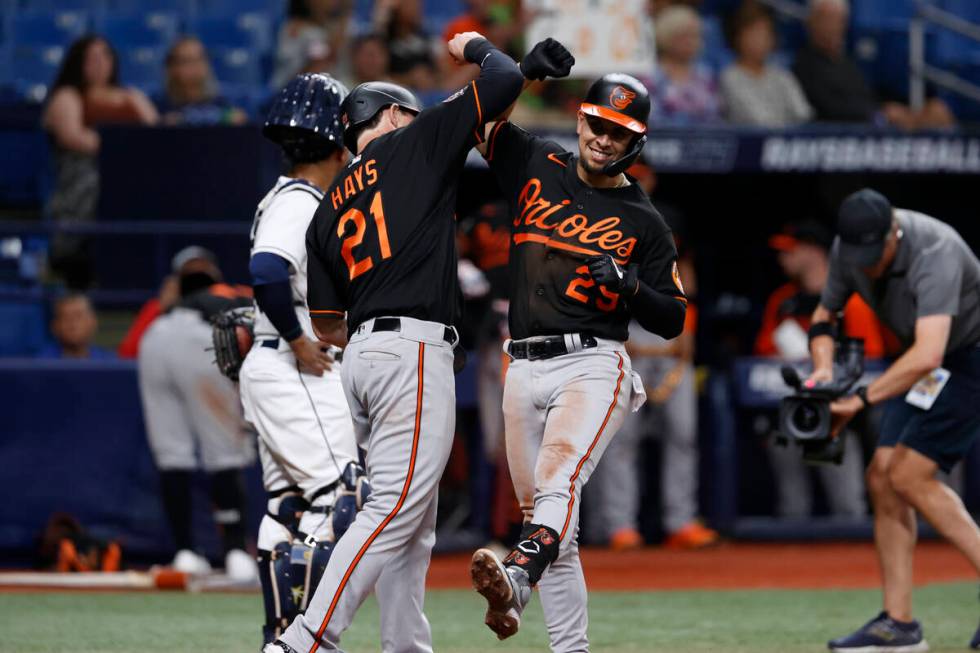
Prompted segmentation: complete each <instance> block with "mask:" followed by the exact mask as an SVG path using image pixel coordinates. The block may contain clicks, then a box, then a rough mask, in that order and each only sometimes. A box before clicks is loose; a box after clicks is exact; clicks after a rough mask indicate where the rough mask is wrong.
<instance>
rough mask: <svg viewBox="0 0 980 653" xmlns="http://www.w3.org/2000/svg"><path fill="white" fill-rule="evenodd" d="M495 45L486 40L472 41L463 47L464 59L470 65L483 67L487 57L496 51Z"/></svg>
mask: <svg viewBox="0 0 980 653" xmlns="http://www.w3.org/2000/svg"><path fill="white" fill-rule="evenodd" d="M496 49H497V48H495V47H494V46H493V43H491V42H490V41H488V40H486V39H472V40H470V41H468V42H467V43H466V45H465V46H464V47H463V58H464V59H466V60H467V61H469V62H470V63H475V64H479V65H481V66H482V65H483V60H484V59H486V58H487V55H488V54H490V53H491V52H493V51H494V50H496Z"/></svg>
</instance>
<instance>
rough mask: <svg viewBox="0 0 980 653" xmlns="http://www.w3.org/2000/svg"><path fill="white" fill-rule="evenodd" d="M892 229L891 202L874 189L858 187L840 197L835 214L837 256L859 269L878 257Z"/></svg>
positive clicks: (878, 258) (873, 262)
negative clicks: (841, 198) (838, 249)
mask: <svg viewBox="0 0 980 653" xmlns="http://www.w3.org/2000/svg"><path fill="white" fill-rule="evenodd" d="M891 228H892V205H891V202H889V201H888V199H887V198H886V197H885V196H884V195H882V194H881V193H879V192H878V191H876V190H872V189H870V188H862V189H861V190H859V191H857V192H856V193H852V194H850V195H848V196H847V197H846V198H844V201H843V202H842V203H841V205H840V211H839V212H838V214H837V235H838V236H840V258H841V260H842V261H845V262H847V263H852V264H854V265H857V266H859V267H862V268H866V267H871V266H872V265H874V264H875V263H877V262H878V261H879V260H881V253H882V252H883V251H884V249H885V240H886V239H887V238H888V232H889V231H890V230H891Z"/></svg>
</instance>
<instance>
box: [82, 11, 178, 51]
mask: <svg viewBox="0 0 980 653" xmlns="http://www.w3.org/2000/svg"><path fill="white" fill-rule="evenodd" d="M179 28H180V19H179V17H178V15H177V14H175V13H172V12H166V11H151V12H146V13H140V14H131V15H123V16H119V15H112V16H106V17H105V18H104V19H103V20H102V21H101V25H99V26H97V27H96V31H97V32H99V33H100V34H102V35H103V36H105V37H106V38H107V39H109V42H110V43H112V45H113V47H115V48H119V49H122V48H136V47H142V48H146V47H158V48H159V47H167V46H169V45H170V44H171V43H172V42H173V40H174V38H175V37H176V36H177V34H178V32H179V31H180V29H179Z"/></svg>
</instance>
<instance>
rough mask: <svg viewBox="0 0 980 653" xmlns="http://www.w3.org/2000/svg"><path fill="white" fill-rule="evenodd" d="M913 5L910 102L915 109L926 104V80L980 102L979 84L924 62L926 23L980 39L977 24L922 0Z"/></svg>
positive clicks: (910, 32) (979, 27)
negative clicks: (914, 6)
mask: <svg viewBox="0 0 980 653" xmlns="http://www.w3.org/2000/svg"><path fill="white" fill-rule="evenodd" d="M916 9H917V11H916V15H915V17H914V18H913V19H912V21H911V22H910V23H909V105H910V106H911V107H912V108H913V109H916V110H918V109H921V108H922V106H923V105H924V104H925V99H926V82H931V83H933V84H935V85H936V86H939V87H941V88H945V89H948V90H950V91H953V92H954V93H959V94H960V95H964V96H966V97H968V98H970V99H971V100H974V101H975V102H980V86H978V85H977V84H974V83H973V82H971V81H969V80H966V79H963V78H962V77H960V76H958V75H956V74H955V73H952V72H950V71H948V70H943V69H942V68H938V67H936V66H933V65H930V64H928V63H926V28H927V27H929V26H930V25H931V26H935V27H939V28H941V29H945V30H949V31H951V32H955V33H957V34H959V35H960V36H964V37H966V38H968V39H972V40H974V41H977V42H978V43H980V25H977V24H975V23H971V22H970V21H968V20H966V19H964V18H961V17H959V16H957V15H956V14H953V13H950V12H948V11H946V10H944V9H940V8H939V7H937V6H935V5H934V4H932V3H930V2H926V1H925V0H920V2H918V3H917V8H916Z"/></svg>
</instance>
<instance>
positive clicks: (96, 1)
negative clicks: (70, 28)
mask: <svg viewBox="0 0 980 653" xmlns="http://www.w3.org/2000/svg"><path fill="white" fill-rule="evenodd" d="M107 2H108V0H20V3H19V5H20V6H19V9H22V10H26V11H38V12H41V11H43V12H45V13H50V12H52V11H83V12H86V13H89V14H100V13H102V12H104V11H105V10H106V8H107V7H106V4H107ZM4 4H10V5H15V6H16V5H18V2H17V0H4V1H0V7H3V5H4Z"/></svg>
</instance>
